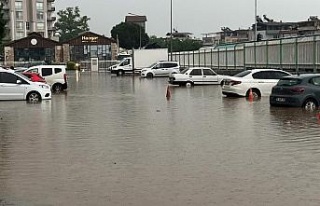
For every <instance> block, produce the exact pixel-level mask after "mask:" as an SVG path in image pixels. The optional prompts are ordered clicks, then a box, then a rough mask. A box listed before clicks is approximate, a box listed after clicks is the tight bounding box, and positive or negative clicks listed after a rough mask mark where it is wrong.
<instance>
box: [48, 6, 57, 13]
mask: <svg viewBox="0 0 320 206" xmlns="http://www.w3.org/2000/svg"><path fill="white" fill-rule="evenodd" d="M55 10H56V7H55V6H49V7H48V12H53V11H55Z"/></svg>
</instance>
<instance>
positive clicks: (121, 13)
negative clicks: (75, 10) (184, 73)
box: [55, 0, 320, 38]
mask: <svg viewBox="0 0 320 206" xmlns="http://www.w3.org/2000/svg"><path fill="white" fill-rule="evenodd" d="M170 2H171V0H56V1H55V5H56V11H59V10H62V9H66V8H67V7H75V6H79V8H80V12H81V13H80V14H81V15H82V16H84V15H86V16H88V17H89V18H91V20H90V21H89V26H90V30H91V31H92V32H95V33H98V34H104V35H106V36H109V37H110V36H111V34H110V31H111V29H112V27H113V26H115V25H117V24H119V23H121V22H123V21H124V18H125V16H126V15H128V13H134V14H137V15H145V16H146V17H147V22H146V32H147V33H148V35H149V36H151V35H156V36H158V37H164V36H165V35H166V33H168V32H169V31H170V21H171V20H170V5H171V3H170ZM172 2H173V18H172V20H173V21H172V22H173V28H174V29H176V30H177V31H179V32H190V33H193V34H194V36H196V37H199V38H200V37H202V34H204V33H211V32H219V31H220V28H221V27H229V28H230V29H232V30H235V29H239V28H241V29H247V28H249V27H251V25H252V24H253V23H254V14H255V13H254V12H255V9H254V8H255V0H172ZM257 8H258V9H257V11H258V15H260V16H262V15H264V14H266V15H267V17H268V18H271V19H274V21H280V20H282V21H283V22H292V21H304V20H307V19H308V18H309V16H319V18H320V0H257Z"/></svg>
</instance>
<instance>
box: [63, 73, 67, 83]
mask: <svg viewBox="0 0 320 206" xmlns="http://www.w3.org/2000/svg"><path fill="white" fill-rule="evenodd" d="M63 78H64V82H67V74H64V75H63Z"/></svg>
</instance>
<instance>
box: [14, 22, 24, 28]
mask: <svg viewBox="0 0 320 206" xmlns="http://www.w3.org/2000/svg"><path fill="white" fill-rule="evenodd" d="M16 28H17V29H23V21H17V22H16Z"/></svg>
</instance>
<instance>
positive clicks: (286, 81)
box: [277, 78, 302, 86]
mask: <svg viewBox="0 0 320 206" xmlns="http://www.w3.org/2000/svg"><path fill="white" fill-rule="evenodd" d="M301 81H302V80H301V79H292V78H285V79H280V80H279V81H278V83H277V85H278V86H294V85H298V84H300V83H301Z"/></svg>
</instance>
